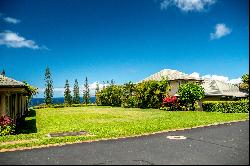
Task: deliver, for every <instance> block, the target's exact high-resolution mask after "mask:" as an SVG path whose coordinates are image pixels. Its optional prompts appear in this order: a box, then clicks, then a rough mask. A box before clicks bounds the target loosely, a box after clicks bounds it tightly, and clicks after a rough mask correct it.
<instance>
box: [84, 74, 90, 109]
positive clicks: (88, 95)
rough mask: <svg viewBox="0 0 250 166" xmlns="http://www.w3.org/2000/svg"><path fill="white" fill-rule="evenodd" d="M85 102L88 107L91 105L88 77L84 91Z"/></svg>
mask: <svg viewBox="0 0 250 166" xmlns="http://www.w3.org/2000/svg"><path fill="white" fill-rule="evenodd" d="M83 102H84V103H85V104H86V105H88V104H89V103H90V91H89V84H88V78H87V77H86V79H85V83H84V90H83Z"/></svg>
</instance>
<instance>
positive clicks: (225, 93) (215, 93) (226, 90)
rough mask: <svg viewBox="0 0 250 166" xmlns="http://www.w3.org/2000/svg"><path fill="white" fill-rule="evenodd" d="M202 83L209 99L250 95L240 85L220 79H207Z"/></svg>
mask: <svg viewBox="0 0 250 166" xmlns="http://www.w3.org/2000/svg"><path fill="white" fill-rule="evenodd" d="M201 85H202V87H203V88H204V89H205V96H206V97H205V99H207V100H208V99H211V100H218V99H219V100H220V99H223V98H227V99H234V98H245V97H248V95H249V94H248V93H247V92H246V91H241V90H240V88H239V86H237V85H235V84H231V83H226V82H223V81H219V80H212V79H205V80H204V81H203V83H202V84H201Z"/></svg>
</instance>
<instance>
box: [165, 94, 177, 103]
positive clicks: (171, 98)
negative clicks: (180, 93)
mask: <svg viewBox="0 0 250 166" xmlns="http://www.w3.org/2000/svg"><path fill="white" fill-rule="evenodd" d="M176 101H177V97H176V96H172V97H165V98H164V99H163V104H170V103H175V102H176Z"/></svg>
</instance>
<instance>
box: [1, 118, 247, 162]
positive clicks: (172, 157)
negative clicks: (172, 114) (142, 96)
mask: <svg viewBox="0 0 250 166" xmlns="http://www.w3.org/2000/svg"><path fill="white" fill-rule="evenodd" d="M173 135H182V136H185V137H186V139H183V140H170V139H167V138H166V137H167V136H173ZM0 164H2V165H3V164H4V165H7V164H14V165H16V164H18V165H22V164H25V165H27V164H35V165H38V164H43V165H44V164H50V165H52V164H60V165H64V164H70V165H77V164H81V165H112V164H115V165H153V164H157V165H161V164H163V165H175V164H178V165H181V164H184V165H203V164H206V165H207V164H209V165H210V164H212V165H215V164H218V165H225V164H226V165H249V121H245V122H234V123H229V124H223V125H217V126H209V127H204V128H196V129H190V130H184V131H175V132H167V133H160V134H154V135H149V136H141V137H134V138H124V139H118V140H107V141H98V142H91V143H78V144H71V145H64V146H59V147H49V148H40V149H32V150H24V151H15V152H4V153H0Z"/></svg>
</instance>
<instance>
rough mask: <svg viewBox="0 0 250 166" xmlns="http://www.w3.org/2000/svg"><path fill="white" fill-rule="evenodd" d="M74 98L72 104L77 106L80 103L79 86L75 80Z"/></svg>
mask: <svg viewBox="0 0 250 166" xmlns="http://www.w3.org/2000/svg"><path fill="white" fill-rule="evenodd" d="M73 92H74V96H73V103H74V104H79V103H80V93H79V86H78V81H77V79H75V84H74V90H73Z"/></svg>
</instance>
